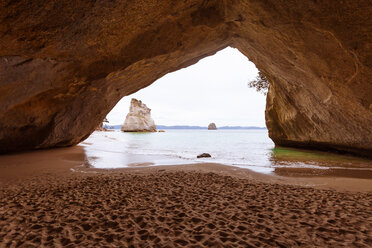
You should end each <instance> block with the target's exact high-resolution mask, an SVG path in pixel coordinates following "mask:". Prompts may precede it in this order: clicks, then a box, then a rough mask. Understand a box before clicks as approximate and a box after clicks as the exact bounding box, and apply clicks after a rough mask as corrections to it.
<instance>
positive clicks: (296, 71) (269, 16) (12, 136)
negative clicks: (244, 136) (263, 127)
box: [0, 0, 372, 156]
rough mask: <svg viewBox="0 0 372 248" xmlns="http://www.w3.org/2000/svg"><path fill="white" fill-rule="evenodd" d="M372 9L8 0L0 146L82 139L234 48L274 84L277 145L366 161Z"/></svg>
mask: <svg viewBox="0 0 372 248" xmlns="http://www.w3.org/2000/svg"><path fill="white" fill-rule="evenodd" d="M371 12H372V10H371V7H370V1H369V0H358V1H354V0H346V1H343V2H342V3H341V2H339V1H333V0H327V1H302V0H297V1H284V0H267V1H261V0H248V1H237V0H227V1H222V0H221V1H201V0H190V1H155V0H147V1H119V0H116V1H115V0H114V1H88V0H82V1H74V2H71V1H67V0H51V1H40V0H19V1H13V0H4V1H2V2H1V3H0V152H2V153H4V152H12V151H19V150H25V149H37V148H47V147H56V146H69V145H74V144H77V143H78V142H80V141H82V140H84V139H85V138H86V137H88V136H89V135H90V133H91V132H93V131H94V129H95V127H97V125H98V124H99V122H101V121H102V120H103V118H104V117H105V116H106V115H107V113H108V112H109V111H110V110H111V109H112V107H113V106H114V105H115V104H116V103H117V102H118V101H119V100H120V99H121V98H122V97H123V96H126V95H129V94H131V93H133V92H136V91H137V90H139V89H141V88H143V87H146V86H148V85H150V84H151V83H152V82H154V81H155V80H156V79H158V78H159V77H161V76H163V75H165V74H166V73H168V72H171V71H175V70H178V69H180V68H184V67H186V66H189V65H191V64H193V63H195V62H197V61H198V60H199V59H201V58H203V57H205V56H208V55H212V54H214V53H215V52H216V51H218V50H221V49H222V48H224V47H226V46H232V47H236V48H238V49H239V50H240V51H241V52H242V53H243V54H245V55H246V56H247V57H248V58H249V59H250V60H251V61H253V62H254V63H255V64H256V66H257V67H258V68H259V69H260V70H261V71H262V72H263V73H264V74H265V75H266V77H267V78H268V79H269V81H270V82H271V86H270V89H269V93H268V98H267V109H266V120H267V126H268V129H269V135H270V137H271V138H272V139H273V141H274V142H275V143H276V144H278V145H287V146H303V147H312V148H324V149H336V150H340V151H348V152H353V153H355V154H360V155H367V156H372V155H371V154H372V83H371V78H372V69H371V67H372V52H371V44H372V35H371V33H372V23H371V18H370V16H372V13H371ZM227 83H228V82H227Z"/></svg>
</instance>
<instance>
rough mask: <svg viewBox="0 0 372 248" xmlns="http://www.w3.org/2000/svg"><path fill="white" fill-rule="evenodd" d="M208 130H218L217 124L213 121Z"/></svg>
mask: <svg viewBox="0 0 372 248" xmlns="http://www.w3.org/2000/svg"><path fill="white" fill-rule="evenodd" d="M208 130H217V127H216V124H214V123H213V122H212V123H210V124H209V125H208Z"/></svg>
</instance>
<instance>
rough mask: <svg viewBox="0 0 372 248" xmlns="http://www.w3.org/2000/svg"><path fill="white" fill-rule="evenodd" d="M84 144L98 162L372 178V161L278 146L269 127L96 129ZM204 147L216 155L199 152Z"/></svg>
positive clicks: (94, 162)
mask: <svg viewBox="0 0 372 248" xmlns="http://www.w3.org/2000/svg"><path fill="white" fill-rule="evenodd" d="M80 146H83V147H84V150H85V153H86V157H87V161H88V163H89V164H90V165H91V166H92V167H95V168H122V167H133V166H157V165H175V164H176V165H177V164H193V163H201V162H206V163H221V164H225V165H231V166H236V167H240V168H247V169H251V170H254V171H257V172H262V173H277V174H286V175H290V174H291V173H292V174H293V173H294V174H296V176H298V174H299V173H300V174H303V175H305V174H314V173H315V174H318V175H328V174H330V173H331V174H335V175H340V176H343V175H345V173H346V174H349V175H354V177H360V178H372V161H371V160H368V159H362V158H357V157H352V156H345V155H337V154H332V153H325V152H316V151H306V150H298V149H289V148H278V147H277V148H275V146H274V143H273V142H272V141H271V139H270V138H269V137H268V133H267V130H213V131H212V130H166V131H165V132H160V133H159V132H158V133H124V132H121V131H119V130H115V131H109V132H94V133H93V134H92V135H91V136H90V137H89V138H88V139H87V140H85V141H84V142H82V143H81V144H80ZM201 153H209V154H211V156H212V157H211V158H200V159H198V158H196V156H197V155H199V154H201Z"/></svg>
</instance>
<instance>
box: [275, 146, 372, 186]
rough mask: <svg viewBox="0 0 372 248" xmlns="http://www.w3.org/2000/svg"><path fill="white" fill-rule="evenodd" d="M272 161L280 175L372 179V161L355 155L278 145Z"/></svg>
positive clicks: (276, 172)
mask: <svg viewBox="0 0 372 248" xmlns="http://www.w3.org/2000/svg"><path fill="white" fill-rule="evenodd" d="M270 161H271V162H272V164H273V167H274V168H275V169H274V173H275V174H277V175H279V176H289V177H349V178H362V179H372V161H371V160H369V159H364V158H358V157H353V156H347V155H339V154H333V153H327V152H320V151H307V150H301V149H294V148H282V147H276V148H275V149H273V150H272V153H271V158H270Z"/></svg>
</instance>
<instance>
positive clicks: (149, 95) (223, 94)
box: [82, 47, 274, 172]
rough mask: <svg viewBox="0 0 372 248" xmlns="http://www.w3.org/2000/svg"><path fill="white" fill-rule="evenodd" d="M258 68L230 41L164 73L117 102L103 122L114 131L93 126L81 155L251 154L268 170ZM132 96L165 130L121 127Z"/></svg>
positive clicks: (103, 162)
mask: <svg viewBox="0 0 372 248" xmlns="http://www.w3.org/2000/svg"><path fill="white" fill-rule="evenodd" d="M257 75H258V69H257V68H256V66H255V65H254V64H253V63H252V62H250V61H249V60H248V58H247V57H246V56H245V55H243V54H242V53H240V51H239V50H238V49H235V48H231V47H227V48H224V49H222V50H220V51H219V52H217V53H216V54H214V55H212V56H209V57H205V58H203V59H201V60H200V61H199V62H198V63H196V64H194V65H191V66H189V67H186V68H184V69H181V70H178V71H175V72H172V73H168V74H167V75H165V76H163V77H162V78H160V79H158V80H157V81H155V82H154V83H152V84H151V85H150V86H148V87H146V88H143V89H141V90H139V91H138V92H136V93H134V94H131V95H129V96H125V97H124V98H123V99H121V100H120V101H119V102H118V103H117V104H116V106H115V107H114V108H113V109H112V110H111V112H110V113H109V114H108V115H107V117H106V119H105V120H106V121H105V122H104V123H103V127H105V128H107V129H108V130H114V131H112V132H104V135H102V133H101V132H94V133H93V134H92V135H91V137H90V138H89V139H88V140H87V141H85V142H83V143H82V145H83V146H86V153H87V157H88V159H89V157H94V160H90V161H91V164H92V165H93V166H94V167H105V166H107V165H108V164H109V165H110V166H111V167H115V168H116V167H123V165H129V166H130V165H138V164H140V165H142V164H148V163H150V164H151V163H154V164H158V165H159V164H162V165H164V164H179V163H181V164H182V163H188V162H190V161H197V160H195V159H196V158H197V155H199V153H204V152H205V153H209V154H210V155H211V158H207V159H203V160H202V161H201V162H215V163H227V164H234V163H235V164H240V165H242V166H248V165H250V166H252V161H253V163H256V164H261V165H264V166H262V167H259V168H258V170H259V171H261V172H262V171H265V170H266V171H267V170H269V169H268V168H266V167H269V166H268V165H269V163H270V162H269V161H268V157H267V156H266V154H268V153H270V152H271V150H272V149H273V148H274V143H273V142H272V141H271V140H270V138H269V137H268V132H267V129H266V125H265V105H266V94H265V92H258V91H257V89H256V88H253V87H250V86H249V82H251V81H252V80H255V79H256V77H257ZM132 98H135V99H138V100H141V101H142V102H143V103H144V104H146V106H147V107H149V108H150V109H151V117H152V119H153V120H154V121H155V124H156V127H157V130H158V131H159V130H161V131H165V132H161V133H160V132H158V133H156V132H155V133H151V132H147V133H141V132H133V133H128V132H121V131H120V129H121V127H122V126H123V123H124V120H125V118H126V115H127V114H128V111H129V107H130V103H131V99H132ZM210 123H215V124H216V125H217V131H211V130H207V126H208V124H210ZM118 141H119V142H118ZM114 143H116V145H114ZM86 144H90V145H86ZM91 144H93V146H95V149H91V148H92V147H91V146H92V145H91ZM108 147H110V149H107V148H108ZM112 151H114V152H113V153H112ZM123 151H124V152H125V153H126V155H125V156H122V152H123ZM138 155H140V156H138ZM164 155H165V156H164ZM165 157H168V158H167V159H165ZM254 157H255V158H254ZM97 158H99V159H97ZM257 159H259V160H260V161H257ZM263 160H265V161H263ZM149 161H151V162H149Z"/></svg>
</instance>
